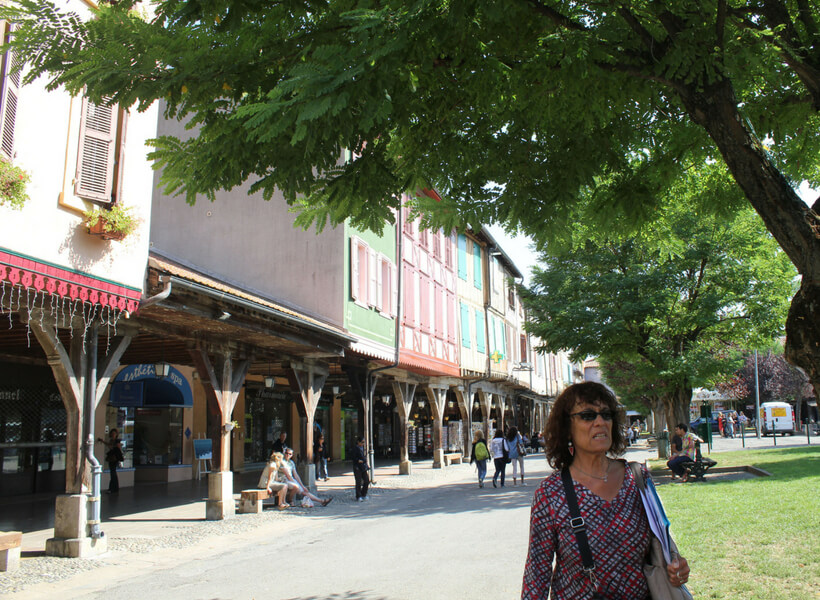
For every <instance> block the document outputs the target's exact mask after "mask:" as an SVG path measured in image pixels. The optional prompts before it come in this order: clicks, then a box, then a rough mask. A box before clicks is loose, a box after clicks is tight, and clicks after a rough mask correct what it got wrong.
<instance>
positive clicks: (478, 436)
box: [470, 429, 490, 488]
mask: <svg viewBox="0 0 820 600" xmlns="http://www.w3.org/2000/svg"><path fill="white" fill-rule="evenodd" d="M489 458H490V451H489V450H488V449H487V444H486V442H485V441H484V432H483V431H481V430H480V429H479V430H478V431H476V432H475V435H473V451H472V453H471V454H470V464H473V461H475V466H476V469H478V487H480V488H483V487H484V478H485V477H486V476H487V460H489Z"/></svg>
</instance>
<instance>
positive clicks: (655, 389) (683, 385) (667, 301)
mask: <svg viewBox="0 0 820 600" xmlns="http://www.w3.org/2000/svg"><path fill="white" fill-rule="evenodd" d="M685 187H686V188H687V189H692V187H693V186H692V185H691V184H690V185H685ZM572 233H573V235H574V239H573V240H572V243H570V244H559V245H556V244H548V245H547V248H546V249H545V250H544V251H543V252H542V253H541V262H542V263H543V266H539V267H536V269H535V272H534V275H533V283H532V285H531V287H530V288H529V289H527V288H522V301H523V303H524V306H525V307H526V308H527V312H528V314H529V315H530V316H531V317H534V319H533V322H532V323H530V324H529V325H528V329H529V331H531V332H532V333H534V334H535V335H537V336H538V337H539V338H541V339H542V340H543V342H544V344H545V347H546V349H548V350H568V351H570V352H571V353H572V355H573V356H574V358H576V359H579V358H583V357H585V356H589V355H597V356H599V357H600V358H601V359H602V363H603V364H604V365H605V366H608V367H610V368H609V371H608V372H610V373H612V372H614V370H613V369H612V367H613V366H614V365H616V364H618V363H620V365H621V366H620V370H621V371H627V372H629V373H631V375H630V376H629V377H628V378H627V379H628V380H626V381H622V382H621V385H618V383H617V382H616V381H614V380H613V382H611V383H612V384H613V385H614V387H615V388H616V390H618V391H622V392H625V393H626V394H627V395H628V396H630V397H636V396H638V397H640V396H643V397H645V398H647V400H648V401H650V402H651V401H652V398H655V397H659V398H660V399H661V400H662V401H663V404H664V407H665V409H666V410H665V412H666V417H667V421H669V422H671V423H679V422H688V419H689V403H690V401H691V397H692V388H693V387H698V386H702V385H705V384H707V383H710V382H712V381H713V380H714V379H715V377H716V376H717V375H718V374H720V373H723V372H727V371H731V370H733V369H734V365H731V364H730V359H731V357H732V354H733V353H732V349H733V348H734V347H736V346H737V345H739V344H749V345H750V346H753V345H754V344H755V343H757V344H760V343H763V342H764V341H767V340H770V339H771V337H772V336H773V335H777V334H778V332H779V331H780V328H781V327H782V325H783V322H784V320H785V313H786V308H787V306H788V299H789V297H790V296H791V294H792V291H793V289H792V279H793V277H794V275H795V273H794V270H793V267H792V265H791V264H790V263H789V261H788V259H787V258H786V256H785V255H784V253H783V252H781V251H780V250H779V249H778V248H777V245H776V243H775V242H774V240H772V239H771V237H770V236H769V235H768V233H767V232H766V231H765V229H764V228H763V226H762V224H761V223H760V219H759V217H758V216H757V215H756V214H755V213H754V212H752V211H751V209H748V208H747V209H743V210H740V211H738V213H737V214H736V215H734V216H733V217H731V218H728V219H725V218H715V217H712V216H709V215H705V214H700V213H699V212H698V211H694V210H692V209H691V206H690V205H689V204H688V202H686V201H683V200H680V201H679V202H677V203H674V204H672V205H671V206H670V207H669V209H668V210H666V211H664V213H663V215H662V217H661V218H659V219H658V221H657V222H655V223H652V224H651V225H649V226H647V228H646V231H643V232H642V233H641V235H636V236H630V237H626V238H617V237H615V236H609V235H606V234H599V233H597V232H595V231H594V230H592V229H591V228H590V227H589V226H588V225H587V224H585V223H582V222H578V223H576V224H575V225H573V226H572ZM637 384H640V385H641V387H640V388H637V387H636V385H637Z"/></svg>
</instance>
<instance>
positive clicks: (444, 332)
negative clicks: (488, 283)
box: [399, 209, 459, 376]
mask: <svg viewBox="0 0 820 600" xmlns="http://www.w3.org/2000/svg"><path fill="white" fill-rule="evenodd" d="M407 212H408V211H407V210H406V209H404V210H403V214H402V217H403V218H402V227H401V235H402V236H403V238H402V245H403V248H402V287H403V290H402V291H403V294H402V322H401V335H400V346H399V367H401V368H404V369H407V370H409V371H414V372H417V373H423V374H425V375H432V376H436V375H438V376H447V375H452V376H458V375H459V355H458V353H459V344H458V339H457V338H458V323H457V320H456V319H457V313H456V306H457V300H456V297H457V296H456V236H455V234H449V235H448V234H445V233H444V232H443V231H441V230H439V231H433V230H421V229H419V221H418V220H415V221H409V220H408V219H407Z"/></svg>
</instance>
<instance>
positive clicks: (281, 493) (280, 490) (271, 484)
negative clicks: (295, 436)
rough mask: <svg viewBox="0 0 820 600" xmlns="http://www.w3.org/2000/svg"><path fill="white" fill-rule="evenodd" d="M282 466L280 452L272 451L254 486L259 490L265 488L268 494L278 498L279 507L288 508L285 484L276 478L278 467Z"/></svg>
mask: <svg viewBox="0 0 820 600" xmlns="http://www.w3.org/2000/svg"><path fill="white" fill-rule="evenodd" d="M281 467H282V453H281V452H272V453H271V455H270V459H269V460H268V464H266V465H265V468H264V469H263V470H262V475H261V477H259V483H258V484H257V486H256V487H258V488H259V489H260V490H267V492H268V494H269V495H270V496H273V495H276V496H277V497H278V498H279V504H278V506H279V509H280V510H281V509H284V508H288V507H289V506H290V505H289V504H288V503H287V502H286V496H287V493H288V486H287V484H284V483H280V482H279V481H277V480H276V476H277V475H278V474H279V469H280V468H281Z"/></svg>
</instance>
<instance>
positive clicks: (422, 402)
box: [419, 400, 424, 408]
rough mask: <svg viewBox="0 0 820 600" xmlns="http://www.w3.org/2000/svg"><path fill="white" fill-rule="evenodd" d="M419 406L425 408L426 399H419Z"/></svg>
mask: <svg viewBox="0 0 820 600" xmlns="http://www.w3.org/2000/svg"><path fill="white" fill-rule="evenodd" d="M419 408H424V400H419Z"/></svg>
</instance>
